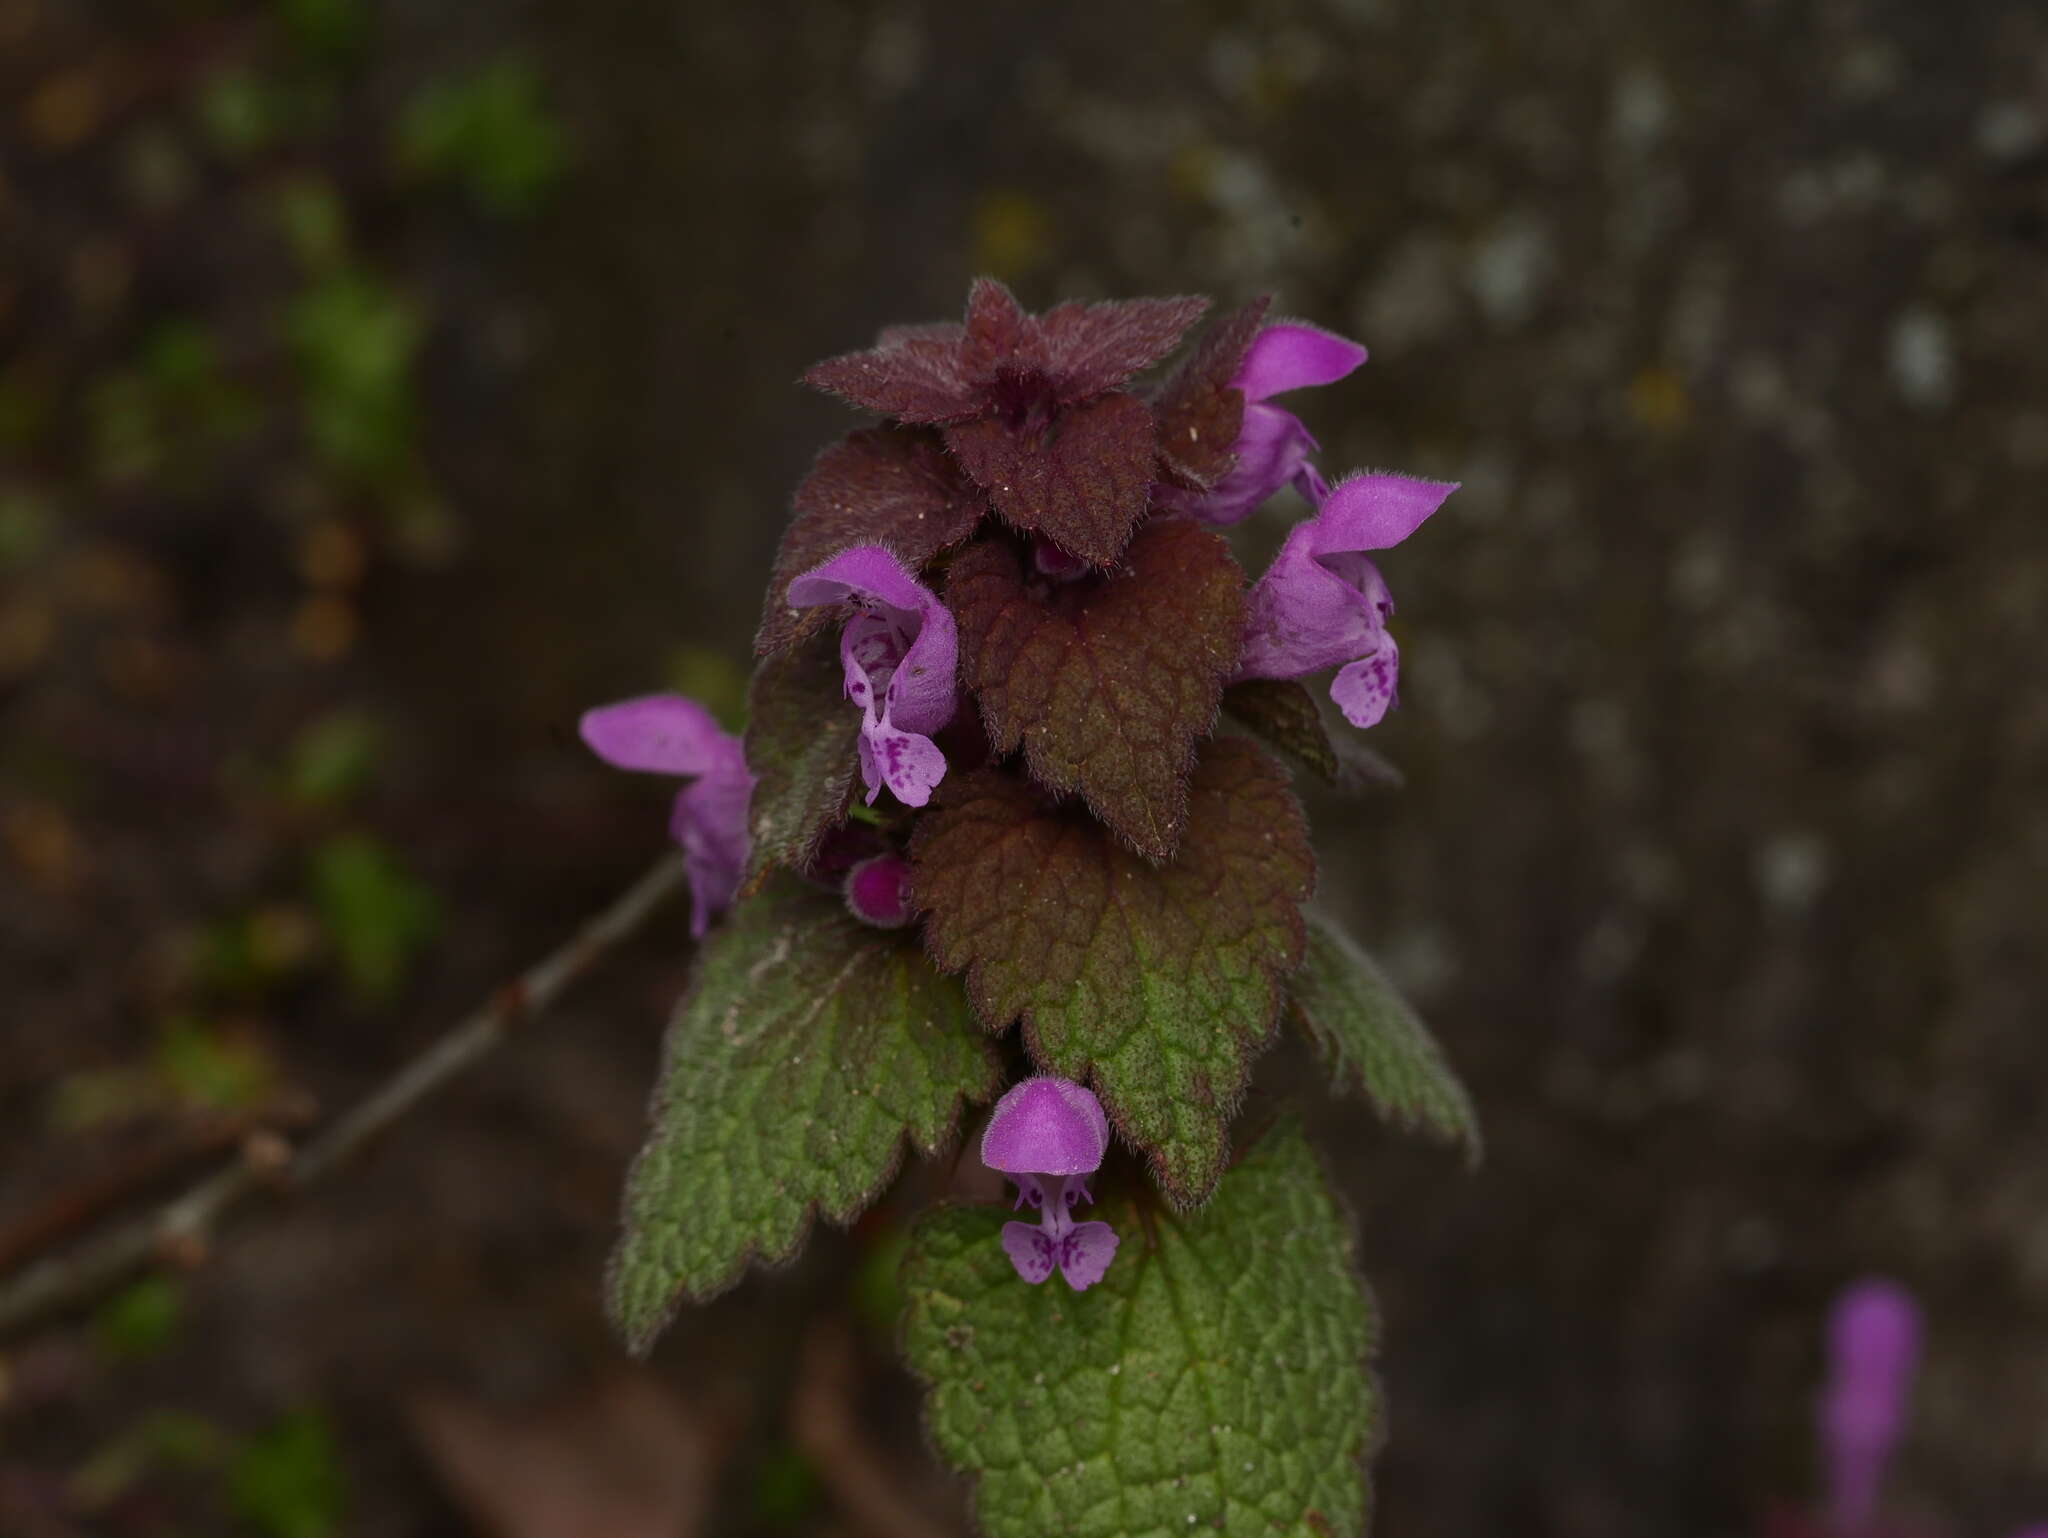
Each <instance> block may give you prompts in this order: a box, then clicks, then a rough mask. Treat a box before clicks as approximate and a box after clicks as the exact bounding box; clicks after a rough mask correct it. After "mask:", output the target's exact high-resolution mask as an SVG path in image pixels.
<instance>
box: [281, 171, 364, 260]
mask: <svg viewBox="0 0 2048 1538" xmlns="http://www.w3.org/2000/svg"><path fill="white" fill-rule="evenodd" d="M270 204H271V213H272V215H273V217H275V219H276V220H277V226H278V229H279V230H280V231H282V232H283V235H284V238H285V243H286V244H287V245H289V246H290V247H291V248H292V255H294V256H295V257H297V258H298V259H299V263H300V265H301V266H303V267H304V268H306V270H307V271H309V272H326V271H329V270H331V269H333V268H334V267H337V266H339V265H340V264H341V261H342V259H343V258H344V257H346V256H347V255H348V210H347V209H346V208H344V207H343V206H342V201H341V194H340V193H339V192H337V191H335V188H334V183H332V182H331V181H329V180H328V179H327V178H326V177H324V176H314V175H305V176H290V177H286V178H285V179H284V180H283V181H281V182H279V183H278V184H277V185H276V187H275V188H274V189H272V191H271V193H270Z"/></svg>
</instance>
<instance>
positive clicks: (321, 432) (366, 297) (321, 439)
mask: <svg viewBox="0 0 2048 1538" xmlns="http://www.w3.org/2000/svg"><path fill="white" fill-rule="evenodd" d="M285 329H286V334H287V336H288V337H289V338H290V341H291V347H292V353H293V356H294V357H295V358H296V360H297V362H298V366H299V377H300V381H301V383H302V385H303V387H304V390H305V416H306V433H307V437H308V440H309V442H310V443H311V445H312V447H313V451H314V453H315V454H316V455H318V456H319V458H320V459H322V460H323V461H325V462H326V464H327V465H328V466H329V467H330V468H332V469H334V470H338V471H342V472H344V473H347V474H351V475H358V476H361V477H363V478H365V479H367V480H370V481H373V482H388V481H389V480H391V479H392V478H393V477H394V476H398V475H400V474H402V473H403V472H405V471H407V470H409V469H410V468H411V466H412V460H413V441H414V430H415V425H416V424H415V413H414V403H413V390H412V363H413V356H414V354H415V353H416V352H418V350H419V345H420V340H421V337H422V335H423V333H424V325H423V321H422V317H421V315H420V312H419V309H418V307H417V306H416V305H414V304H413V303H412V302H411V301H409V300H407V299H405V298H403V297H402V296H400V295H399V294H398V293H397V292H395V291H394V290H393V289H392V288H391V287H390V285H388V284H386V283H385V282H383V281H382V280H381V279H379V278H377V277H375V276H373V275H372V274H370V273H367V272H362V271H354V270H347V269H343V270H337V271H334V272H331V273H329V274H328V275H326V276H324V277H321V278H319V279H317V280H316V281H315V282H314V283H313V285H312V286H311V287H310V288H308V289H306V290H305V291H304V292H303V293H301V294H300V295H299V297H298V298H297V299H295V300H294V301H292V305H291V310H290V314H289V316H288V318H287V320H286V327H285Z"/></svg>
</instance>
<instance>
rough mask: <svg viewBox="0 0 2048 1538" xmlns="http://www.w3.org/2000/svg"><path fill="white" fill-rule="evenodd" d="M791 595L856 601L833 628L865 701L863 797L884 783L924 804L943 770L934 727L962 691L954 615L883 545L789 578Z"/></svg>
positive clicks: (949, 714) (853, 687)
mask: <svg viewBox="0 0 2048 1538" xmlns="http://www.w3.org/2000/svg"><path fill="white" fill-rule="evenodd" d="M788 602H789V605H790V607H791V608H795V609H804V608H810V607H812V606H813V605H816V604H828V603H850V604H852V605H854V606H855V612H854V613H853V614H852V615H850V616H849V617H848V619H847V621H846V626H845V628H844V629H843V630H841V631H840V633H839V660H840V665H841V666H842V667H843V668H844V669H845V675H846V697H847V698H848V699H850V700H852V701H853V703H854V704H855V705H857V706H859V707H860V710H861V729H860V772H861V779H862V782H863V783H864V784H865V785H866V786H867V792H868V794H867V799H868V803H869V804H870V805H872V804H873V803H874V800H875V797H876V796H877V795H879V794H880V793H881V789H882V787H883V786H884V785H887V786H888V787H889V791H890V793H891V794H892V795H894V796H895V797H896V799H897V800H898V801H901V802H902V803H903V804H904V805H905V806H923V805H924V804H925V802H926V801H928V800H929V799H930V798H931V793H932V787H934V786H935V785H937V784H938V783H939V781H940V780H941V779H943V778H944V777H945V773H946V756H945V754H944V753H943V752H941V751H940V749H939V746H938V744H937V743H935V742H933V741H932V740H931V736H930V734H931V733H932V732H936V731H938V730H939V729H940V728H941V727H943V726H944V725H945V724H946V723H947V722H948V721H950V720H952V719H953V711H954V708H955V705H956V701H957V698H958V691H957V686H956V683H955V677H954V674H955V669H956V667H957V664H958V660H959V641H958V639H957V637H956V635H955V633H954V628H953V616H952V614H951V613H950V612H949V611H948V610H947V608H946V606H945V605H944V604H943V603H941V602H940V601H939V598H938V595H937V594H935V593H933V592H932V591H931V590H930V589H929V588H926V587H925V586H923V585H922V584H921V583H919V582H918V580H917V579H916V578H915V577H913V576H912V575H911V574H910V573H909V572H908V571H906V570H905V569H904V567H903V563H902V562H901V561H899V560H897V559H896V557H895V556H894V555H892V554H891V553H890V552H889V551H888V550H886V549H884V548H883V547H882V546H880V545H856V546H855V547H854V548H853V549H851V550H843V551H841V552H840V553H839V554H838V555H835V556H834V557H832V559H831V560H829V561H826V562H825V563H824V564H823V565H821V566H818V567H816V568H814V569H812V570H811V571H807V572H805V573H804V574H803V575H802V576H799V577H796V578H794V579H793V580H792V581H791V582H790V584H789V595H788Z"/></svg>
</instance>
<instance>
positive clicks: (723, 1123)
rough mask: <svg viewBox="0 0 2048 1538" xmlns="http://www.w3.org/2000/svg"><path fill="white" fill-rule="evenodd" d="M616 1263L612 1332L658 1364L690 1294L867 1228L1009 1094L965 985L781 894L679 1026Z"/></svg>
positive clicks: (906, 945)
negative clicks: (907, 1161) (910, 1159)
mask: <svg viewBox="0 0 2048 1538" xmlns="http://www.w3.org/2000/svg"><path fill="white" fill-rule="evenodd" d="M662 1056H663V1061H662V1071H661V1080H660V1084H659V1086H658V1087H657V1088H656V1090H655V1094H654V1103H653V1109H652V1113H651V1116H650V1122H651V1126H650V1129H649V1133H648V1138H647V1143H646V1146H645V1147H643V1148H642V1149H641V1150H640V1156H639V1158H638V1159H636V1160H635V1161H634V1164H633V1172H632V1175H631V1176H630V1177H629V1179H628V1180H627V1183H626V1202H625V1230H624V1233H623V1235H622V1236H621V1238H620V1240H619V1245H618V1248H617V1249H616V1250H615V1251H614V1252H613V1255H612V1265H611V1273H610V1278H609V1287H608V1292H609V1303H610V1310H611V1316H612V1320H613V1322H614V1323H615V1324H616V1325H617V1326H618V1328H619V1330H620V1332H621V1333H622V1334H623V1335H624V1336H625V1338H626V1342H627V1344H628V1345H629V1346H630V1347H631V1348H632V1349H633V1350H635V1351H645V1350H646V1349H647V1348H648V1347H649V1346H651V1345H652V1344H653V1343H654V1339H655V1337H656V1336H657V1335H658V1334H660V1333H661V1330H662V1328H663V1326H665V1325H666V1324H667V1323H668V1320H669V1317H670V1315H671V1314H672V1313H673V1311H674V1309H675V1307H676V1306H677V1304H678V1303H680V1302H681V1301H682V1300H683V1299H684V1298H697V1299H703V1298H707V1297H710V1296H711V1295H713V1294H714V1293H717V1292H720V1291H723V1290H724V1289H725V1288H726V1287H728V1286H730V1285H731V1284H732V1283H733V1282H734V1281H736V1280H738V1278H739V1275H740V1273H741V1272H742V1271H743V1270H745V1269H746V1266H747V1264H748V1262H750V1261H753V1260H760V1261H764V1262H774V1261H778V1260H783V1259H786V1258H787V1257H789V1256H790V1255H792V1254H794V1253H795V1252H796V1250H797V1248H798V1246H799V1245H800V1244H801V1243H802V1242H803V1238H804V1234H805V1231H806V1230H807V1229H808V1228H809V1226H810V1222H811V1218H812V1215H813V1214H814V1213H823V1214H824V1215H825V1217H827V1218H828V1219H830V1220H831V1221H833V1222H835V1223H844V1222H848V1221H850V1220H851V1219H852V1218H853V1217H854V1216H855V1215H856V1214H858V1213H859V1212H860V1210H861V1209H862V1208H863V1207H865V1206H866V1205H867V1203H868V1202H869V1201H870V1200H872V1199H873V1198H874V1196H875V1194H876V1193H877V1192H878V1191H879V1190H880V1189H881V1188H882V1185H883V1184H884V1183H885V1182H886V1181H887V1180H888V1179H889V1177H890V1176H891V1175H893V1174H894V1173H895V1171H896V1167H897V1165H898V1163H899V1162H900V1161H901V1159H902V1156H903V1144H904V1141H905V1139H906V1138H908V1140H909V1141H910V1142H912V1143H914V1144H915V1145H916V1146H917V1147H918V1148H919V1149H920V1150H922V1151H924V1152H927V1153H929V1152H932V1151H934V1150H936V1149H937V1148H938V1147H939V1146H940V1145H941V1144H943V1143H944V1142H945V1141H946V1140H947V1139H948V1138H950V1137H951V1136H952V1135H953V1131H954V1127H955V1124H956V1123H957V1121H958V1119H959V1113H960V1105H961V1102H962V1101H963V1100H984V1099H987V1098H988V1096H989V1095H991V1094H992V1093H993V1092H994V1090H995V1087H996V1077H997V1066H996V1061H995V1054H994V1052H993V1051H992V1050H991V1048H990V1046H989V1043H988V1042H987V1041H986V1040H984V1039H983V1038H982V1036H981V1034H980V1033H979V1032H978V1031H977V1030H976V1029H975V1024H974V1017H973V1014H972V1012H971V1011H970V1010H969V1009H968V1006H967V1000H966V998H965V997H964V995H963V994H962V993H961V990H960V985H959V984H958V983H957V982H955V981H954V980H953V979H952V978H949V977H944V976H941V975H940V974H939V973H938V972H936V971H934V970H933V969H932V965H931V963H930V962H929V961H928V960H926V959H925V957H924V955H923V954H922V953H921V952H920V951H919V950H918V948H917V943H916V941H915V940H914V939H910V938H908V937H907V936H906V935H904V934H901V933H893V932H889V931H884V930H879V929H875V928H873V927H872V926H870V925H867V924H863V923H861V922H860V921H859V920H858V919H855V918H854V917H852V915H850V914H849V913H847V911H846V909H845V908H844V906H843V905H842V904H841V903H840V902H839V900H838V899H837V898H836V897H833V896H831V895H829V894H826V893H822V892H814V891H810V890H806V889H803V888H800V887H798V886H797V885H796V884H795V883H787V884H780V885H777V886H774V887H771V888H770V889H769V890H768V891H767V892H764V893H763V894H761V895H760V896H759V897H756V898H754V899H753V900H752V901H750V902H747V903H743V904H742V905H741V906H740V907H739V908H738V909H737V910H736V911H735V913H734V914H733V916H732V918H731V920H730V921H729V922H728V924H727V925H726V927H724V928H722V929H720V930H717V931H715V932H714V933H713V934H712V935H711V937H710V939H708V940H707V941H706V942H705V945H704V949H703V952H702V955H701V958H700V960H699V962H698V974H697V979H696V982H695V984H694V986H693V987H692V988H691V990H690V992H689V994H688V996H687V997H685V998H684V1000H683V1002H682V1004H681V1006H680V1007H679V1008H678V1010H677V1011H676V1016H675V1019H674V1020H673V1021H672V1022H671V1024H670V1026H669V1031H668V1039H667V1042H666V1044H665V1046H664V1049H663V1054H662Z"/></svg>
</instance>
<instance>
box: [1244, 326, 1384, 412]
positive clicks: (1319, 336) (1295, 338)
mask: <svg viewBox="0 0 2048 1538" xmlns="http://www.w3.org/2000/svg"><path fill="white" fill-rule="evenodd" d="M1364 362H1365V349H1364V348H1363V347H1361V346H1360V345H1359V344H1358V343H1356V342H1354V341H1352V340H1351V339H1350V338H1349V337H1342V336H1338V335H1337V334H1336V333H1335V332H1334V331H1325V330H1323V328H1322V327H1320V326H1311V325H1308V324H1306V323H1305V322H1303V321H1298V320H1282V321H1274V322H1273V323H1272V324H1270V325H1268V326H1265V327H1264V328H1262V329H1261V330H1260V332H1259V334H1258V335H1257V336H1256V337H1254V338H1253V339H1252V345H1251V350H1250V351H1248V352H1247V353H1246V354H1245V356H1244V362H1243V363H1242V364H1240V365H1239V366H1238V370H1237V373H1236V375H1235V376H1234V377H1233V378H1232V380H1231V383H1232V384H1234V385H1236V386H1237V388H1238V389H1240V390H1242V391H1243V392H1244V398H1245V399H1246V400H1247V401H1262V400H1265V399H1267V398H1268V397H1270V396H1274V395H1281V394H1284V393H1286V392H1287V391H1289V390H1305V389H1307V388H1309V387H1310V386H1312V385H1326V384H1335V383H1336V382H1337V381H1338V380H1340V379H1342V378H1344V377H1345V376H1346V375H1348V374H1350V373H1351V372H1352V371H1353V370H1355V369H1356V368H1357V367H1358V366H1359V365H1360V364H1362V363H1364Z"/></svg>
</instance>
